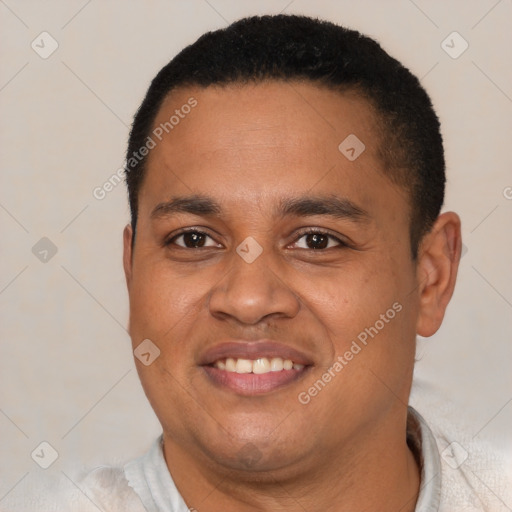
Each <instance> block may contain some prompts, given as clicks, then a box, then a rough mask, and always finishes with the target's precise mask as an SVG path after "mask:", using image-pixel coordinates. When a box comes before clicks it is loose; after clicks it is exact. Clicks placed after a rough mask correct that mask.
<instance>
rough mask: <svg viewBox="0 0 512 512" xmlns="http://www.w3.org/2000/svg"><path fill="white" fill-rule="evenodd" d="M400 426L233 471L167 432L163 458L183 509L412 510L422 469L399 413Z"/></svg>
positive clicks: (240, 511)
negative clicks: (284, 461)
mask: <svg viewBox="0 0 512 512" xmlns="http://www.w3.org/2000/svg"><path fill="white" fill-rule="evenodd" d="M401 426H403V428H401V429H400V428H397V425H396V424H394V425H389V426H388V427H386V426H385V425H382V424H379V426H378V428H374V429H372V430H371V431H370V432H368V434H367V435H365V436H360V435H359V436H357V439H355V438H354V439H353V440H351V441H353V442H351V443H350V444H347V443H345V444H344V446H337V447H332V449H330V450H329V451H328V453H324V454H323V456H319V453H316V454H314V455H313V456H310V457H306V458H304V459H302V460H300V461H296V462H294V463H292V464H290V465H289V466H287V467H286V468H280V469H277V470H272V471H261V470H260V471H258V470H257V469H254V470H253V471H248V470H246V471H240V470H234V469H232V468H229V467H226V466H225V465H220V464H219V463H218V462H216V461H212V460H211V459H210V458H209V457H208V456H206V455H205V454H204V453H202V452H201V453H196V452H197V451H198V449H197V444H196V445H195V446H194V445H193V444H191V446H186V447H184V446H180V445H178V444H176V443H174V442H173V440H172V438H171V437H167V436H166V435H165V434H164V455H165V458H166V461H167V466H168V468H169V471H170V473H171V475H172V477H173V480H174V482H175V484H176V486H177V488H178V490H179V492H180V494H181V495H182V497H183V499H184V500H185V502H186V503H187V505H188V507H190V508H191V509H197V510H198V511H201V512H214V511H218V510H223V511H225V512H255V511H258V512H266V511H281V510H283V511H284V510H286V511H288V512H295V511H297V512H299V511H300V512H304V510H322V511H325V512H348V511H353V510H367V511H379V512H388V511H389V512H392V511H393V512H396V511H397V510H400V511H401V512H412V511H414V508H415V504H416V500H417V497H418V491H419V485H420V473H419V468H418V465H417V463H416V460H415V457H414V455H413V454H412V452H411V451H410V449H409V447H408V446H407V442H406V436H405V418H404V421H402V422H401ZM392 427H393V428H392ZM397 434H398V435H397ZM347 446H350V449H347V448H346V447H347ZM333 454H336V455H333Z"/></svg>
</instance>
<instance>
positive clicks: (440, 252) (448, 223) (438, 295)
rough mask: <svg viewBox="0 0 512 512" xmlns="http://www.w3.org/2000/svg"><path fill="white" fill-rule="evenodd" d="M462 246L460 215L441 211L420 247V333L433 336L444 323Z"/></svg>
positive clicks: (418, 331)
mask: <svg viewBox="0 0 512 512" xmlns="http://www.w3.org/2000/svg"><path fill="white" fill-rule="evenodd" d="M461 247H462V240H461V233H460V218H459V216H458V215H457V214H456V213H454V212H446V213H443V214H441V215H440V216H439V217H438V218H437V220H436V222H435V223H434V225H433V227H432V229H431V231H430V232H429V233H428V234H427V235H425V236H424V238H423V240H422V242H421V244H420V248H419V254H418V264H417V274H416V275H417V280H418V283H419V285H418V294H419V312H418V320H417V323H416V332H417V333H418V334H419V335H420V336H425V337H428V336H432V335H433V334H434V333H435V332H436V331H437V330H438V329H439V327H440V326H441V323H442V321H443V318H444V313H445V311H446V307H447V306H448V302H450V299H451V297H452V294H453V290H454V288H455V281H456V279H457V270H458V268H459V261H460V255H461Z"/></svg>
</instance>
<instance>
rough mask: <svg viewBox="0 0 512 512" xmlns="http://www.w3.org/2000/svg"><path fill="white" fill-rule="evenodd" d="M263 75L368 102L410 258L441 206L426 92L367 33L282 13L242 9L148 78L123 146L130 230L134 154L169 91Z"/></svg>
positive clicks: (138, 179) (433, 121)
mask: <svg viewBox="0 0 512 512" xmlns="http://www.w3.org/2000/svg"><path fill="white" fill-rule="evenodd" d="M270 80H276V81H287V82H291V81H308V82H311V83H313V84H316V85H319V86H324V87H328V88H330V89H333V90H337V91H340V93H343V92H347V91H355V92H356V93H358V94H360V95H361V97H363V98H365V99H366V100H367V101H368V102H369V104H370V106H371V108H372V109H373V110H374V112H375V113H376V119H377V122H378V126H379V131H380V134H381V141H380V144H379V148H380V150H379V157H380V158H381V160H382V163H383V166H384V170H385V172H386V174H387V175H388V176H389V177H390V178H391V180H392V181H393V182H394V183H396V184H398V185H400V186H401V187H402V188H403V190H405V191H406V192H407V194H408V196H409V204H410V207H411V218H410V239H411V250H412V255H413V258H415V257H416V255H417V251H418V245H419V242H420V240H421V239H422V237H423V236H424V234H426V233H427V232H429V231H430V229H431V228H432V225H433V223H434V221H435V219H436V218H437V216H438V215H439V212H440V210H441V207H442V205H443V200H444V188H445V181H446V179H445V161H444V151H443V141H442V136H441V133H440V125H439V120H438V118H437V115H436V113H435V111H434V109H433V107H432V103H431V101H430V98H429V96H428V94H427V93H426V91H425V90H424V89H423V87H422V86H421V84H420V82H419V80H418V79H417V78H416V77H415V76H414V75H413V74H412V73H411V72H410V71H409V70H408V69H407V68H405V67H404V66H403V65H402V64H401V63H400V62H398V61H397V60H396V59H394V58H393V57H391V56H390V55H388V54H387V53H386V52H385V51H384V50H383V49H382V48H381V46H380V45H379V44H378V43H377V42H376V41H374V40H373V39H371V38H369V37H367V36H364V35H362V34H361V33H359V32H357V31H355V30H351V29H347V28H344V27H341V26H339V25H335V24H334V23H330V22H327V21H322V20H318V19H313V18H309V17H305V16H296V15H284V14H280V15H276V16H252V17H248V18H243V19H241V20H239V21H236V22H235V23H233V24H231V25H229V26H228V27H226V28H224V29H221V30H216V31H213V32H207V33H206V34H204V35H203V36H201V37H200V38H199V39H198V40H197V41H196V42H195V43H193V44H191V45H190V46H187V47H186V48H185V49H183V50H182V51H181V52H180V53H179V54H178V55H177V56H176V57H174V58H173V59H172V60H171V61H170V62H169V63H168V64H167V65H166V66H164V67H163V68H162V69H161V70H160V72H159V73H158V74H157V75H156V77H155V78H154V79H153V81H152V82H151V85H150V87H149V89H148V91H147V93H146V97H145V98H144V100H143V102H142V104H141V106H140V107H139V109H138V111H137V113H136V115H135V117H134V121H133V125H132V129H131V132H130V137H129V141H128V149H127V153H126V162H127V164H126V167H125V169H126V182H127V186H128V195H129V202H130V211H131V223H132V227H133V231H134V237H135V230H136V225H137V209H138V194H139V189H140V187H141V185H142V182H143V179H144V173H145V164H146V160H147V157H146V156H145V155H144V156H140V148H142V147H144V145H145V144H146V141H147V140H148V136H149V135H150V134H151V131H152V129H153V124H154V121H155V118H156V116H157V114H158V111H159V109H160V107H161V105H162V103H163V101H164V99H165V98H166V97H167V96H168V94H169V93H170V92H171V91H173V90H174V89H177V88H183V87H187V86H199V87H208V86H212V85H216V86H223V85H228V84H234V83H242V84H244V83H258V82H265V81H270ZM340 142H341V141H340ZM146 153H147V151H146ZM135 155H136V156H137V158H134V156H135Z"/></svg>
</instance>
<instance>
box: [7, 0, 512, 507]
mask: <svg viewBox="0 0 512 512" xmlns="http://www.w3.org/2000/svg"><path fill="white" fill-rule="evenodd" d="M281 11H284V12H287V13H304V14H309V15H315V16H319V17H323V18H326V19H329V20H332V21H335V22H339V23H341V24H345V25H347V26H349V27H353V28H357V29H359V30H361V31H363V32H365V33H367V34H369V35H371V36H373V37H375V38H377V39H378V40H379V42H381V44H383V46H384V47H385V49H386V50H388V51H389V52H390V53H391V54H392V55H394V56H395V57H397V58H398V59H400V60H401V61H402V62H403V63H405V64H406V65H407V66H408V67H409V68H410V69H411V70H412V71H413V72H414V73H416V74H417V75H418V76H419V77H421V78H422V81H423V83H424V85H425V87H426V88H427V90H428V91H429V93H430V94H431V96H432V98H433V101H434V103H435V107H436V109H437V111H438V113H439V115H440V117H441V121H442V123H443V133H444V136H445V140H446V157H447V163H448V173H449V174H448V176H449V183H448V194H447V200H446V209H451V210H456V211H457V212H459V213H460V215H461V217H462V221H463V234H464V243H465V245H466V247H467V253H466V254H465V255H464V257H463V259H462V263H461V269H460V276H459V283H458V286H457V289H456V292H455V296H454V298H453V301H452V304H451V305H450V307H449V310H448V315H447V318H446V321H445V323H444V325H443V327H442V329H441V330H440V331H439V332H438V333H437V334H436V335H435V336H434V337H433V338H431V339H429V340H423V339H421V340H419V342H418V358H419V359H420V360H419V362H418V363H417V368H416V378H417V381H418V382H420V383H424V384H425V385H427V386H433V387H435V388H436V389H438V390H439V391H440V393H441V394H442V395H444V396H445V397H447V398H450V399H451V400H453V401H454V406H453V407H452V409H451V411H452V413H453V417H454V418H462V417H468V418H469V420H470V425H471V429H473V432H474V435H475V436H478V437H480V438H485V439H488V440H490V441H491V442H492V443H494V444H496V445H497V446H498V447H499V448H500V449H501V450H507V451H508V453H509V454H510V446H511V441H510V439H509V438H508V437H507V427H509V426H510V419H511V416H512V403H511V400H512V385H511V384H512V382H511V376H510V374H511V372H510V361H511V356H512V343H511V332H512V328H511V327H512V326H511V323H512V322H511V319H512V279H511V273H510V260H511V258H510V252H511V249H512V244H511V236H510V235H511V229H510V226H511V220H512V199H511V198H512V188H510V187H512V173H511V163H512V156H511V155H512V153H511V151H510V144H511V142H510V136H511V133H512V115H511V114H512V68H511V67H510V62H511V60H512V55H511V54H512V51H511V49H512V40H511V36H510V34H511V33H512V31H511V30H510V20H511V19H512V2H511V1H510V0H501V1H496V0H481V1H475V0H473V1H467V0H460V1H451V2H446V1H444V0H443V1H440V0H439V1H425V0H416V1H415V2H413V1H409V0H400V1H398V0H396V1H377V0H374V1H358V2H353V1H328V0H315V1H314V2H313V1H309V2H307V1H303V0H295V1H292V2H290V0H283V1H277V0H275V1H258V2H256V1H235V0H208V1H206V0H190V1H162V0H160V1H156V0H153V1H141V0H139V1H120V0H118V1H99V0H92V1H86V0H80V1H78V0H73V1H69V0H68V1H64V0H61V1H45V2H38V1H35V0H33V1H28V0H25V1H23V0H20V1H15V0H2V1H0V43H1V46H0V47H1V59H0V62H1V64H0V108H1V114H0V137H1V147H0V153H1V158H0V162H1V177H0V229H1V242H0V248H1V249H0V251H1V252H0V254H1V265H0V333H1V357H0V379H1V382H0V384H1V386H0V409H1V411H0V432H1V437H0V460H1V461H2V462H1V471H0V500H1V499H2V497H3V496H4V495H5V494H7V493H9V492H13V491H12V489H15V486H16V485H17V484H18V483H19V482H20V481H21V480H22V479H24V478H26V477H27V476H28V475H30V477H32V476H33V475H37V473H38V472H41V471H43V470H42V469H40V468H39V467H38V466H37V465H36V464H35V463H34V461H33V460H32V459H31V457H30V454H31V452H32V451H33V450H34V448H36V447H37V446H38V445H39V443H40V442H42V441H47V442H49V443H50V444H51V445H52V446H53V447H54V448H55V449H56V450H57V452H58V453H59V458H58V459H57V461H56V462H55V463H54V464H53V465H52V467H51V468H50V469H48V470H47V471H55V472H59V471H61V470H63V469H64V468H66V467H68V466H70V465H76V464H77V462H78V463H80V464H85V465H88V466H90V465H94V464H99V463H104V462H111V461H115V460H126V459H128V458H131V457H133V456H136V455H138V454H140V453H142V452H143V451H144V450H145V449H146V448H147V447H148V445H149V443H150V442H151V440H152V439H153V438H154V437H155V436H156V435H157V434H158V433H159V425H158V423H157V421H156V419H155V417H154V415H153V412H152V410H151V409H150V407H149V405H148V404H147V402H146V399H145V397H144V395H143V392H142V390H141V388H140V385H139V383H138V379H137V375H136V371H135V367H134V363H133V360H132V354H131V350H130V342H129V338H128V336H127V333H126V331H125V326H126V324H127V296H126V291H125V285H124V277H123V274H122V268H121V232H122V228H123V226H124V225H125V224H126V223H127V222H128V218H129V217H128V206H127V200H126V192H125V189H124V185H119V186H117V187H116V188H115V189H114V190H112V191H111V192H110V193H108V194H107V196H106V197H105V198H104V199H103V200H97V199H95V197H94V196H93V190H94V189H95V187H98V186H101V185H102V184H103V183H104V182H105V181H106V180H108V178H109V177H110V176H111V175H112V174H114V173H115V172H116V170H117V169H118V168H119V167H120V166H121V165H122V164H123V153H124V150H125V142H126V140H127V135H128V127H129V125H130V123H131V118H132V116H133V114H134V112H135V109H136V108H137V107H138V105H139V103H140V101H141V99H142V96H143V94H144V92H145V90H146V88H147V86H148V84H149V81H150V79H151V78H152V77H153V76H154V74H155V73H156V72H157V71H158V70H159V69H160V67H162V66H163V65H164V64H165V63H167V62H168V61H169V60H170V59H171V58H172V57H173V56H174V55H175V54H176V52H177V51H178V50H180V49H181V48H182V47H183V46H184V45H186V44H189V43H191V42H193V41H194V40H195V39H196V38H197V37H198V36H199V35H200V34H202V33H203V32H204V31H206V30H211V29H216V28H220V27H223V26H225V25H226V24H227V23H228V22H231V21H234V20H235V19H237V18H239V17H241V16H244V15H249V14H255V13H261V14H262V13H278V12H281ZM43 31H47V32H48V33H49V34H51V36H52V37H53V38H54V39H55V40H56V41H57V43H58V45H59V46H58V48H57V50H56V51H55V52H54V53H53V54H52V55H51V56H49V57H48V58H47V59H43V58H41V57H40V56H39V54H38V53H36V52H35V51H34V50H33V49H32V47H31V43H32V41H33V40H35V41H36V44H39V47H41V46H43V44H42V43H41V42H40V41H41V38H40V37H39V38H38V36H39V34H40V33H41V32H43ZM453 31H457V32H458V33H459V34H460V35H461V36H462V37H463V38H464V39H465V40H466V41H467V42H468V43H469V47H468V49H467V50H466V51H465V52H464V53H463V54H462V55H461V56H460V57H458V58H457V59H453V58H451V57H450V56H449V55H448V54H447V53H446V52H445V51H444V50H443V49H442V47H441V43H442V41H443V40H444V39H445V38H446V37H447V36H448V35H449V34H451V33H452V32H453ZM44 37H47V36H44ZM38 41H39V43H38ZM45 41H46V42H45V43H44V48H45V49H46V50H48V49H49V48H51V46H50V40H49V39H45ZM459 43H460V41H459V42H457V44H459ZM454 44H455V43H454ZM458 47H459V48H460V46H458ZM456 48H457V46H456ZM39 50H40V51H41V50H42V48H39ZM507 187H508V188H507ZM42 237H48V238H49V239H50V240H51V241H52V242H53V244H55V246H56V247H57V249H58V252H57V253H56V254H55V255H54V256H53V257H52V258H51V259H49V261H47V262H46V263H44V262H42V261H40V260H39V259H38V258H37V257H36V256H35V255H34V254H33V253H32V247H33V246H34V245H35V244H36V243H37V242H38V241H39V240H40V239H41V238H42ZM420 402H421V401H420ZM418 407H420V410H421V403H420V404H419V405H418ZM14 492H15V490H14ZM0 508H1V501H0Z"/></svg>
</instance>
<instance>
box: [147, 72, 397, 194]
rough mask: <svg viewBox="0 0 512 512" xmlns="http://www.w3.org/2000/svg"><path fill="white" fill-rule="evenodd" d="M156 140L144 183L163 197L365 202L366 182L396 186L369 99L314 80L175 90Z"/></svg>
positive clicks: (370, 186)
mask: <svg viewBox="0 0 512 512" xmlns="http://www.w3.org/2000/svg"><path fill="white" fill-rule="evenodd" d="M190 105H194V106H193V107H191V108H190V107H189V106H190ZM155 134H157V135H158V136H156V135H155ZM151 137H152V138H153V139H154V141H155V147H154V148H153V149H152V150H151V152H150V154H149V155H148V161H147V176H146V179H145V181H146V182H147V183H148V185H149V186H150V188H151V189H152V192H153V193H154V194H156V195H159V196H160V198H159V199H160V200H165V197H164V196H165V194H167V195H169V193H170V192H169V188H172V195H173V196H176V195H177V194H184V193H187V194H190V193H191V192H193V193H204V192H205V190H207V191H208V193H209V194H210V195H216V196H217V197H223V198H230V199H231V200H238V201H240V200H242V199H244V200H248V199H252V200H253V201H261V200H264V199H265V198H268V199H269V200H271V199H272V198H275V199H281V198H282V197H279V196H282V195H283V194H284V195H286V194H292V193H296V192H300V193H302V194H305V193H307V192H308V191H312V192H313V193H317V194H318V193H326V192H328V193H331V194H332V193H335V192H337V191H339V192H343V195H345V196H346V195H351V196H354V195H355V196H357V197H358V198H359V199H360V200H362V201H364V202H368V201H371V200H374V199H375V198H373V199H372V196H373V195H374V194H373V193H371V190H370V189H375V187H380V189H381V191H382V190H383V189H382V187H384V186H386V187H389V186H391V183H390V181H389V180H388V179H387V178H386V177H385V176H384V173H383V172H382V166H381V162H380V159H379V157H378V154H379V144H380V135H379V130H378V127H377V118H376V115H375V113H374V111H373V110H372V108H371V106H370V104H369V103H368V102H367V100H365V99H363V98H362V97H361V96H359V95H358V94H357V93H356V92H350V91H348V92H344V93H340V92H337V91H333V90H331V89H328V88H325V87H320V86H316V85H314V84H311V83H309V82H305V83H299V82H276V81H272V82H265V83H257V84H233V85H228V86H222V87H219V86H209V87H206V88H199V87H190V88H183V89H178V90H175V91H173V92H172V93H171V94H170V95H168V97H167V98H166V99H165V101H164V102H163V104H162V106H161V108H160V110H159V112H158V115H157V117H156V119H155V122H154V125H153V132H152V134H151ZM144 188H147V187H143V189H144ZM141 192H142V191H141Z"/></svg>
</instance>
